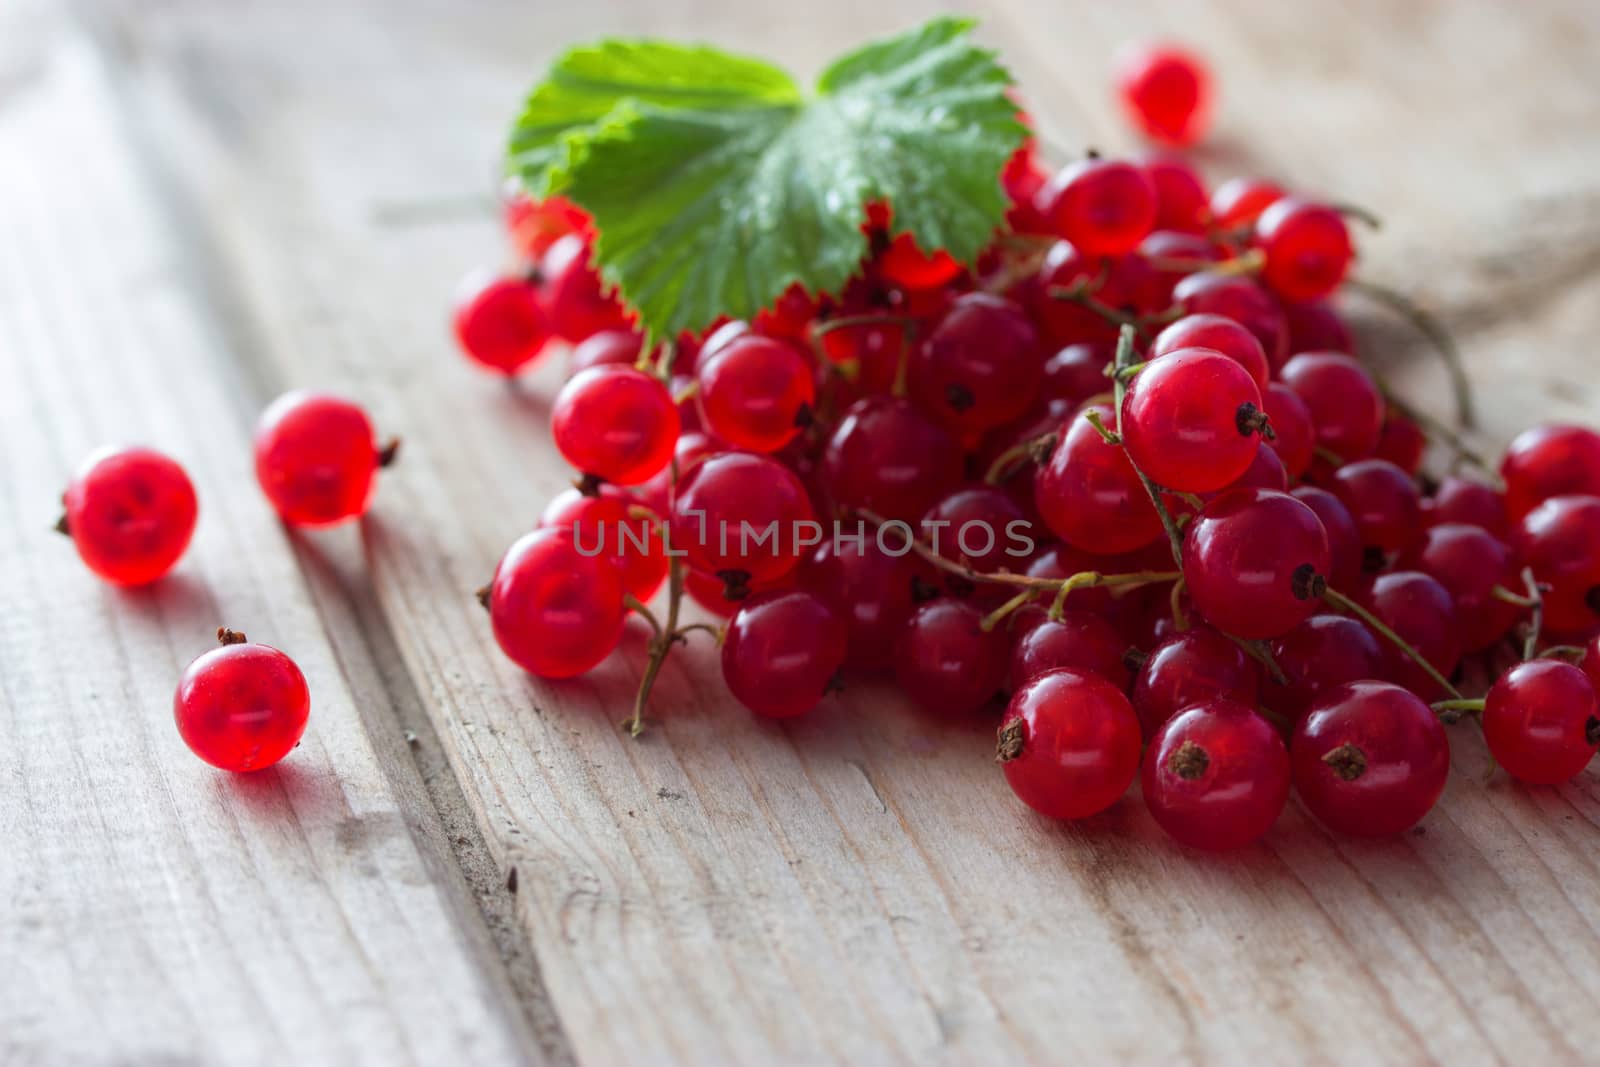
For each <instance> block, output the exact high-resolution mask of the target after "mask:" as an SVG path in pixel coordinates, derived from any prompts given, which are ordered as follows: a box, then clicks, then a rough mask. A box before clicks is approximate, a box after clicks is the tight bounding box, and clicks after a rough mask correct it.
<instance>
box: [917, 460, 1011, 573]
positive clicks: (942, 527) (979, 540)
mask: <svg viewBox="0 0 1600 1067" xmlns="http://www.w3.org/2000/svg"><path fill="white" fill-rule="evenodd" d="M1033 535H1034V530H1033V524H1032V523H1030V522H1028V520H1027V519H1026V518H1025V517H1024V516H1023V514H1022V509H1021V508H1020V507H1018V506H1017V504H1016V502H1015V501H1013V500H1012V499H1011V498H1010V497H1009V496H1007V495H1006V494H1005V492H1004V491H1003V490H1001V489H998V488H996V487H995V486H992V485H987V484H985V483H983V482H978V483H975V484H970V485H964V486H962V487H961V488H959V489H956V490H954V491H953V492H950V493H947V494H945V495H944V496H943V497H941V498H940V499H939V502H938V503H936V504H935V505H934V506H933V507H931V508H929V509H928V513H927V514H926V515H924V516H923V517H922V539H923V540H924V541H926V542H927V543H928V544H930V545H932V546H933V548H934V550H935V551H936V552H938V553H939V554H940V555H941V556H943V557H945V558H946V559H950V560H957V561H959V560H966V561H967V563H969V564H970V565H971V566H972V567H973V568H974V569H975V570H979V571H982V572H983V573H984V574H992V573H993V572H995V571H998V570H1009V571H1016V570H1018V569H1020V567H1021V564H1022V562H1023V561H1024V560H1026V559H1027V558H1028V557H1029V556H1031V555H1032V554H1033V550H1034V548H1035V547H1036V546H1035V543H1034V536H1033Z"/></svg>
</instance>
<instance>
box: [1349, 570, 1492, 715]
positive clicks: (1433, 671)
mask: <svg viewBox="0 0 1600 1067" xmlns="http://www.w3.org/2000/svg"><path fill="white" fill-rule="evenodd" d="M1322 599H1324V600H1326V601H1327V602H1328V603H1330V604H1332V605H1333V606H1334V607H1336V608H1338V609H1340V610H1341V611H1347V612H1349V613H1350V614H1352V615H1354V616H1355V617H1356V618H1358V619H1360V620H1361V621H1362V622H1364V623H1366V624H1367V625H1368V626H1370V627H1372V629H1373V630H1374V631H1375V632H1377V633H1378V634H1379V635H1380V636H1382V637H1383V639H1384V640H1386V641H1388V642H1389V643H1390V644H1392V645H1394V646H1395V647H1396V648H1398V649H1399V650H1400V651H1401V652H1404V653H1405V654H1406V656H1407V657H1409V658H1410V659H1411V661H1412V662H1413V663H1415V664H1416V665H1417V666H1418V667H1421V668H1422V670H1423V671H1424V672H1425V673H1426V674H1427V675H1428V677H1429V678H1432V679H1433V680H1434V681H1435V682H1436V683H1438V685H1439V687H1440V688H1441V689H1443V690H1444V691H1445V692H1446V693H1449V694H1450V695H1451V697H1453V698H1455V699H1456V700H1460V699H1461V691H1460V690H1459V689H1457V688H1456V687H1455V686H1453V685H1451V684H1450V679H1448V678H1446V677H1445V676H1444V675H1443V674H1441V673H1439V668H1437V667H1435V666H1434V665H1433V664H1432V663H1429V662H1428V658H1427V657H1426V656H1424V655H1423V654H1422V653H1421V652H1418V651H1417V650H1416V648H1415V647H1413V646H1412V644H1411V642H1409V641H1407V640H1406V639H1405V638H1403V637H1401V636H1400V635H1399V634H1397V633H1395V632H1394V631H1393V630H1392V629H1390V628H1389V625H1388V624H1387V623H1385V622H1384V621H1383V620H1382V619H1380V618H1378V617H1377V616H1376V615H1374V614H1373V613H1372V612H1370V611H1368V610H1367V609H1366V608H1364V607H1362V606H1361V605H1360V604H1357V603H1356V602H1355V601H1354V600H1351V599H1350V598H1349V597H1347V596H1345V595H1344V594H1343V593H1341V592H1339V591H1338V590H1337V589H1334V588H1333V587H1332V586H1329V587H1328V588H1326V589H1324V590H1323V591H1322Z"/></svg>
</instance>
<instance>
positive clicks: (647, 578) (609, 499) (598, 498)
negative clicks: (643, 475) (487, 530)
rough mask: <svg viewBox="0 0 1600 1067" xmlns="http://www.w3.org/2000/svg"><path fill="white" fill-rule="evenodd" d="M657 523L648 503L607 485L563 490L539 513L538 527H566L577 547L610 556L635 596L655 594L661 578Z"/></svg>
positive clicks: (663, 566) (663, 560)
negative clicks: (589, 492)
mask: <svg viewBox="0 0 1600 1067" xmlns="http://www.w3.org/2000/svg"><path fill="white" fill-rule="evenodd" d="M641 512H643V514H641ZM660 523H661V518H660V516H659V515H657V514H655V513H654V510H653V509H652V508H651V507H650V506H649V505H648V504H645V503H644V502H643V501H642V500H640V499H639V498H638V497H635V496H631V495H630V494H628V493H625V492H623V491H622V490H620V489H617V488H615V487H614V486H609V485H606V486H601V487H600V489H599V491H598V492H596V493H595V494H594V495H593V496H590V495H586V494H584V493H581V492H579V491H578V490H576V489H567V490H565V491H563V492H562V493H560V494H559V495H557V496H556V498H555V499H554V500H552V501H550V503H549V504H547V505H545V509H544V511H543V513H541V514H540V516H539V526H540V527H545V526H553V527H558V528H562V529H569V530H572V531H573V535H572V539H573V544H574V545H575V546H576V547H577V549H578V551H579V552H581V553H584V554H585V555H590V556H601V555H603V556H605V557H606V558H607V559H609V560H611V561H612V562H613V563H614V564H615V565H616V566H617V567H618V569H619V570H620V571H621V573H622V581H623V584H624V585H625V586H626V587H627V591H628V594H629V595H630V596H632V597H633V598H634V599H635V600H639V601H647V600H649V599H650V598H651V597H653V596H655V595H656V591H657V590H658V589H660V588H661V583H662V582H663V581H665V580H666V577H667V562H668V561H667V554H666V546H665V545H663V544H662V542H661V534H660V530H659V527H660Z"/></svg>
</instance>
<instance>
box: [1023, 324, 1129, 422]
mask: <svg viewBox="0 0 1600 1067" xmlns="http://www.w3.org/2000/svg"><path fill="white" fill-rule="evenodd" d="M1114 355H1115V352H1114V350H1113V349H1112V347H1111V346H1110V345H1107V344H1104V343H1101V342H1098V341H1085V342H1081V343H1079V344H1075V345H1067V346H1066V347H1065V348H1063V349H1062V350H1061V351H1059V352H1057V353H1056V354H1055V355H1053V356H1051V357H1050V358H1049V359H1048V360H1046V361H1045V365H1044V381H1043V383H1042V386H1041V389H1040V395H1041V397H1042V399H1044V400H1045V401H1046V402H1047V403H1048V405H1049V408H1050V411H1051V413H1052V414H1053V415H1055V416H1056V418H1057V419H1058V420H1059V419H1061V418H1065V417H1066V416H1067V415H1068V414H1070V413H1071V411H1072V409H1073V408H1075V407H1077V406H1078V405H1080V404H1082V403H1083V402H1084V401H1085V400H1088V399H1089V398H1090V397H1092V396H1096V395H1098V394H1100V393H1104V392H1106V391H1107V390H1108V389H1109V388H1110V386H1111V379H1110V378H1109V377H1107V376H1106V370H1107V368H1109V367H1110V366H1111V360H1112V357H1113V356H1114Z"/></svg>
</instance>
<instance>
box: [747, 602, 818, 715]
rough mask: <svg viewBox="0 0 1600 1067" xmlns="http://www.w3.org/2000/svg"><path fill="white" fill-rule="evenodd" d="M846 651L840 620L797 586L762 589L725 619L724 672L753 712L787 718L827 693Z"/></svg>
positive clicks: (808, 708)
mask: <svg viewBox="0 0 1600 1067" xmlns="http://www.w3.org/2000/svg"><path fill="white" fill-rule="evenodd" d="M844 653H845V628H844V625H843V624H842V623H841V622H840V621H839V619H838V617H837V616H836V615H834V613H833V612H832V611H831V610H830V609H829V608H828V606H827V605H826V604H824V603H823V602H822V601H821V600H819V599H817V598H816V597H814V596H812V595H811V594H810V593H805V592H801V591H800V590H798V589H791V590H788V591H786V592H778V593H762V594H761V595H759V596H754V597H751V598H750V599H749V600H747V601H745V602H744V603H743V604H741V605H740V606H739V610H738V611H737V612H735V613H734V616H733V619H732V620H731V621H730V622H729V623H728V631H727V636H726V637H724V638H723V641H722V677H723V679H724V680H726V681H727V683H728V689H729V691H731V692H732V693H733V695H734V696H735V697H736V698H738V701H739V703H741V704H743V705H744V706H745V707H747V708H749V709H750V710H751V711H753V712H755V713H756V714H757V715H760V716H762V717H763V718H768V719H789V718H793V717H794V716H796V715H801V714H804V713H805V712H807V711H810V710H811V709H812V708H813V707H814V706H816V703H817V701H819V700H821V699H822V698H823V696H825V695H826V694H827V692H828V689H829V687H830V686H832V685H833V684H834V676H835V675H836V674H837V673H838V671H839V667H840V666H841V665H842V664H843V663H844Z"/></svg>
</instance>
